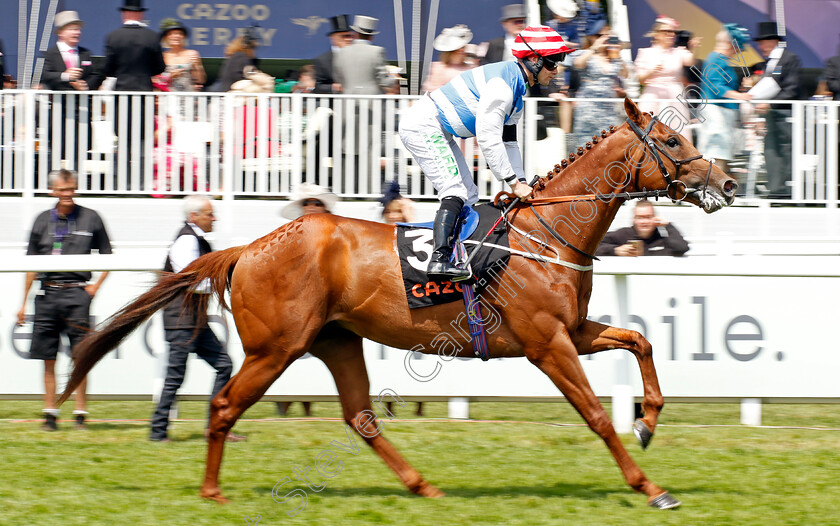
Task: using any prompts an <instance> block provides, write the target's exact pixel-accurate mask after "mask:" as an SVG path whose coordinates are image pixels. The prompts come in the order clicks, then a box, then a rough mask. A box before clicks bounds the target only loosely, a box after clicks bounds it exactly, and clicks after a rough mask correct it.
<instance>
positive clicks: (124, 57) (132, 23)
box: [104, 0, 166, 91]
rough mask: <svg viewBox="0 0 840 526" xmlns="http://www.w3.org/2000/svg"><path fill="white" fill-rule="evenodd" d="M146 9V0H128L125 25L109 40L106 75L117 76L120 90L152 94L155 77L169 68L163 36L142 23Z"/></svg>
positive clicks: (106, 51) (126, 1) (111, 35)
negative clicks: (149, 92)
mask: <svg viewBox="0 0 840 526" xmlns="http://www.w3.org/2000/svg"><path fill="white" fill-rule="evenodd" d="M145 10H146V8H145V7H143V0H124V4H123V6H122V7H121V8H120V12H121V14H122V20H123V26H122V27H121V28H119V29H116V30H114V31H112V32H111V33H110V34H109V35H108V37H107V39H106V41H105V71H104V73H105V75H106V76H108V77H117V85H116V88H115V89H116V90H117V91H152V77H153V76H155V75H159V74H161V73H163V70H165V69H166V64H165V63H164V62H163V53H162V52H161V49H160V35H159V34H157V33H156V32H154V31H152V30H151V29H147V28H146V26H145V24H144V23H143V22H142V20H143V12H144V11H145Z"/></svg>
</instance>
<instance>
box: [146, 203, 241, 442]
mask: <svg viewBox="0 0 840 526" xmlns="http://www.w3.org/2000/svg"><path fill="white" fill-rule="evenodd" d="M184 215H185V216H186V222H185V224H184V226H183V227H182V228H181V230H180V231H179V232H178V235H177V237H176V238H175V242H174V243H172V246H171V247H169V254H168V255H167V257H166V264H165V266H164V268H163V270H164V271H166V272H180V271H182V270H183V269H184V268H186V267H187V266H188V265H189V264H190V263H192V262H193V260H195V259H198V258H199V257H201V256H203V255H204V254H208V253H210V252H212V251H213V249H212V247H211V246H210V243H209V242H208V241H207V239H205V237H204V236H205V234H206V233H209V232H212V231H213V222H214V221H216V216H214V215H213V204H212V203H211V202H210V199H209V198H207V197H205V196H200V195H190V196H187V197H186V198H184ZM209 293H210V284H209V283H208V282H206V281H204V282H201V283H200V284H198V286H196V287H195V288H194V289H193V290H192V291H191V292H189V293H187V294H185V295H184V296H180V297H178V298H177V299H176V300H175V301H173V302H172V303H170V304H169V305H168V306H167V307H166V308H165V309H164V311H163V328H164V332H165V334H166V341H167V342H169V366H168V367H167V369H166V380H164V382H163V391H162V392H161V394H160V401H159V402H158V405H157V408H156V409H155V413H154V415H153V416H152V431H151V435H150V436H149V439H150V440H152V441H155V442H169V438H168V436H167V427H168V426H169V411H170V409H171V407H172V403H173V402H174V401H175V395H176V393H177V392H178V389H179V388H180V387H181V384H182V383H183V382H184V376H185V374H186V371H187V359H188V358H189V356H190V353H196V354H197V355H198V356H199V357H200V358H201V359H202V360H204V361H205V362H207V363H208V364H209V365H210V366H211V367H213V369H215V370H216V381H215V383H214V384H213V392H212V394H211V395H210V399H211V400H212V399H213V397H215V396H216V394H217V393H218V392H219V391H221V390H222V387H224V386H225V384H226V383H227V382H228V380H230V374H231V371H232V370H233V365H232V364H231V361H230V356H228V354H227V352H226V351H225V349H224V347H222V344H221V342H219V339H218V338H216V335H215V334H213V331H212V330H210V327H209V325H208V324H207V317H206V315H205V314H206V313H205V312H199V310H198V307H199V305H200V304H201V301H200V297H199V295H202V294H209ZM244 439H245V437H241V436H238V435H234V434H233V433H229V434H228V440H229V441H239V440H244Z"/></svg>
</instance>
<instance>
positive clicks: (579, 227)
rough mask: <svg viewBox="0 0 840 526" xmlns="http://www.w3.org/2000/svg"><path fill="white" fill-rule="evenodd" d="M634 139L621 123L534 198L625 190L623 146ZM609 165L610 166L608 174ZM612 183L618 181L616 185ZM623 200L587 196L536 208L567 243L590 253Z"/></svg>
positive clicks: (556, 176) (548, 183) (595, 247)
mask: <svg viewBox="0 0 840 526" xmlns="http://www.w3.org/2000/svg"><path fill="white" fill-rule="evenodd" d="M633 139H635V136H633V134H632V132H631V131H630V130H629V129H628V128H627V127H626V126H622V127H621V128H619V129H618V130H616V131H615V132H613V133H612V134H610V135H608V136H607V137H606V138H604V139H601V140H600V141H599V142H598V143H597V144H595V145H593V146H592V149H591V150H588V151H586V150H585V153H583V154H582V155H580V156H578V157H577V158H576V159H575V160H574V161H573V162H572V163H571V164H570V165H569V166H567V167H566V168H565V169H563V170H561V171H560V172H559V173H557V174H554V177H553V178H552V179H551V180H550V181H548V182H547V183H546V185H545V188H544V189H543V190H541V191H539V192H538V193H537V194H536V195H535V197H536V198H540V197H560V196H573V195H579V196H591V195H592V194H612V193H614V192H616V191H626V190H628V189H627V188H626V187H625V186H624V183H625V180H624V178H625V177H626V176H627V174H628V170H627V169H626V168H624V166H630V165H631V163H630V162H627V161H626V159H625V149H626V148H627V146H628V145H629V144H630V142H631V141H632V140H633ZM576 155H577V154H576ZM616 163H620V164H616ZM608 167H613V169H611V170H610V172H609V173H610V174H611V175H610V176H609V177H608V175H607V174H608V171H607V168H608ZM611 179H612V180H611ZM614 182H615V183H621V184H620V186H618V187H617V186H616V184H614ZM622 201H623V200H622V199H610V200H607V199H593V198H588V199H581V200H580V201H573V202H565V203H556V204H549V205H544V206H537V207H535V208H536V209H537V211H538V213H539V214H540V215H542V216H543V217H545V218H546V220H548V221H549V222H550V223H552V225H553V226H554V227H555V229H556V230H557V232H558V233H559V234H560V235H562V236H563V237H564V238H565V239H566V240H567V241H569V243H571V244H572V245H574V246H575V247H577V248H579V249H581V250H583V251H584V252H588V253H589V254H592V253H594V252H595V250H596V249H597V248H598V245H599V244H600V243H601V240H602V239H603V238H604V235H605V234H606V233H607V230H608V229H609V228H610V225H611V224H612V222H613V219H615V215H616V214H617V213H618V209H619V208H620V207H621V203H622ZM549 218H550V219H549ZM567 236H568V237H567Z"/></svg>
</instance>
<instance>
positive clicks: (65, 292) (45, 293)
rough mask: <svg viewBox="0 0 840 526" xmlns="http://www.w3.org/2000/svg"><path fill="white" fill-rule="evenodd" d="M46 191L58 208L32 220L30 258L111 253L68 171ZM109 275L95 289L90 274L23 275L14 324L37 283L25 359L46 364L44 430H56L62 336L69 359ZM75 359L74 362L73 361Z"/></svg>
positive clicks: (81, 400)
mask: <svg viewBox="0 0 840 526" xmlns="http://www.w3.org/2000/svg"><path fill="white" fill-rule="evenodd" d="M49 177H50V179H49V182H50V190H51V191H52V195H53V196H54V197H57V198H58V204H56V206H55V208H53V209H51V210H46V211H44V212H42V213H41V214H40V215H38V217H37V218H36V219H35V224H34V226H33V227H32V233H31V234H30V235H29V247H28V248H27V251H26V253H27V254H28V255H46V254H90V253H91V250H94V249H95V250H97V251H99V253H100V254H110V253H111V242H110V241H109V239H108V232H107V231H106V230H105V225H104V224H103V222H102V219H101V218H100V217H99V214H97V213H96V212H94V211H93V210H91V209H90V208H85V207H83V206H81V205H78V204H76V203H75V202H74V201H73V196H74V195H75V193H76V188H77V181H78V179H77V177H76V174H75V173H73V172H71V171H70V170H55V171H53V172H50V176H49ZM107 276H108V273H107V272H103V273H102V274H101V275H100V276H99V279H98V280H97V281H96V283H95V284H88V281H89V280H90V278H91V273H90V272H39V273H37V275H36V273H35V272H27V273H26V284H25V286H24V290H23V306H22V307H21V308H20V311H19V312H18V324H19V325H23V323H24V322H25V321H26V299H27V296H28V295H29V289H30V288H31V287H32V282H33V281H34V280H36V279H38V280H39V281H40V282H41V290H40V291H39V292H38V295H37V296H35V321H34V325H33V327H32V346H31V348H30V350H29V357H30V358H31V359H34V360H44V419H45V421H44V426H43V427H44V429H45V430H47V431H55V430H56V429H58V426H57V423H56V420H57V417H58V409H56V407H55V358H56V355H57V353H58V347H59V336H60V334H61V333H62V332H65V333H66V334H67V337H68V338H69V340H70V353H71V357H72V354H73V351H74V350H75V349H76V344H78V343H79V341H80V340H81V339H82V338H83V337H84V336H85V334H86V333H87V331H88V329H89V328H90V321H89V319H90V302H91V299H93V296H94V295H96V291H98V290H99V287H100V286H101V285H102V282H103V281H105V278H106V277H107ZM74 359H75V358H74ZM86 389H87V380H82V383H81V384H79V388H78V389H77V390H76V410H75V411H73V414H74V415H75V416H76V427H77V428H81V429H83V428H84V427H85V416H86V415H87V414H88V413H87V410H86V401H87V400H86V397H85V393H86Z"/></svg>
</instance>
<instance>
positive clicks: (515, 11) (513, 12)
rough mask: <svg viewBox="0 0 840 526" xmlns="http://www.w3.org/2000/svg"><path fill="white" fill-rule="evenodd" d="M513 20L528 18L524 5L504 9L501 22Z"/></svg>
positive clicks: (512, 5)
mask: <svg viewBox="0 0 840 526" xmlns="http://www.w3.org/2000/svg"><path fill="white" fill-rule="evenodd" d="M511 18H528V15H527V13H526V11H525V6H524V5H523V4H508V5H506V6H504V7H503V8H502V17H501V18H500V19H499V22H504V21H505V20H510V19H511Z"/></svg>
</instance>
